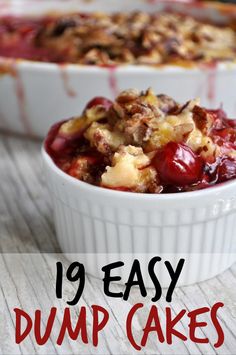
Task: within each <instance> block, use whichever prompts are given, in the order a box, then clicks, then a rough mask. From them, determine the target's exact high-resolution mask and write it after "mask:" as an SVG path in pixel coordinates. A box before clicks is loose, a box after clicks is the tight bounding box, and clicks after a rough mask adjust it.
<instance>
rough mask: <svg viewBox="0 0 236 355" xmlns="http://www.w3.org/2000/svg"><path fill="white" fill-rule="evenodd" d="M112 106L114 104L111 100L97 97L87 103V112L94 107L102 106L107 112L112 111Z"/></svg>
mask: <svg viewBox="0 0 236 355" xmlns="http://www.w3.org/2000/svg"><path fill="white" fill-rule="evenodd" d="M112 104H113V102H112V101H111V100H109V99H107V98H106V97H102V96H97V97H95V98H94V99H92V100H90V101H89V102H88V103H87V105H86V107H85V110H87V109H90V108H92V107H94V106H102V107H104V109H105V110H106V111H108V110H109V109H110V107H111V106H112Z"/></svg>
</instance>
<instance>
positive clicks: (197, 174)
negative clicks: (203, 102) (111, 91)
mask: <svg viewBox="0 0 236 355" xmlns="http://www.w3.org/2000/svg"><path fill="white" fill-rule="evenodd" d="M46 148H47V151H48V153H49V154H50V155H51V156H52V157H53V159H54V161H55V162H56V164H57V165H58V166H59V167H60V168H61V169H62V170H64V171H65V172H66V173H68V174H69V175H71V176H74V177H76V178H77V179H79V180H82V181H85V182H88V183H91V184H94V185H98V186H102V187H106V188H110V189H116V190H124V191H133V192H143V193H164V192H180V191H192V190H196V189H201V188H205V187H208V186H211V185H213V184H215V183H218V182H222V181H226V180H229V179H232V178H235V177H236V121H235V120H230V119H228V118H227V116H226V114H225V113H224V112H223V111H222V110H221V109H219V110H208V109H205V108H203V107H201V106H200V102H199V100H198V99H194V100H190V101H188V102H187V103H185V104H180V103H178V102H176V101H175V100H174V99H172V98H170V97H168V96H167V95H155V94H154V92H153V91H152V90H151V89H148V90H146V91H143V92H139V91H138V90H134V89H130V90H126V91H123V92H122V93H120V94H119V96H118V97H117V98H116V100H115V101H114V102H112V101H110V100H108V99H106V98H103V97H97V98H94V99H93V100H91V101H90V102H89V103H88V104H87V106H86V107H85V109H84V111H83V114H82V116H81V117H76V118H72V119H69V120H68V121H66V122H63V123H61V124H59V125H56V126H54V127H52V129H51V131H50V132H49V134H48V137H47V140H46Z"/></svg>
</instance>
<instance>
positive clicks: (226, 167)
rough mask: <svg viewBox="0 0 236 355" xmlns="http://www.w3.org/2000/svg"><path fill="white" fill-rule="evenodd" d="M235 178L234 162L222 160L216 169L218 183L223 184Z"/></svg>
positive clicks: (232, 160) (235, 168)
mask: <svg viewBox="0 0 236 355" xmlns="http://www.w3.org/2000/svg"><path fill="white" fill-rule="evenodd" d="M234 178H236V160H235V159H233V158H224V159H222V161H221V163H220V164H219V167H218V182H224V181H227V180H231V179H234Z"/></svg>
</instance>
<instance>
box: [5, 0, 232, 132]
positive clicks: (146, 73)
mask: <svg viewBox="0 0 236 355" xmlns="http://www.w3.org/2000/svg"><path fill="white" fill-rule="evenodd" d="M170 8H171V9H177V10H179V11H182V12H184V13H190V14H194V15H196V16H199V17H204V18H211V19H215V20H216V21H219V22H227V21H228V20H229V19H230V18H232V17H236V7H234V6H233V5H221V6H218V5H217V6H214V5H210V4H205V5H203V4H201V5H199V4H197V3H193V4H190V5H189V4H184V3H176V2H173V3H171V2H169V1H168V2H159V1H157V2H155V1H144V0H135V1H134V0H119V1H117V0H93V1H82V0H78V1H65V2H64V1H62V2H61V1H58V2H54V1H41V2H39V1H36V2H31V1H25V2H23V1H22V2H18V1H16V2H11V3H7V2H6V3H1V14H2V15H5V14H13V15H14V14H17V15H24V14H35V15H38V14H44V13H47V12H49V11H53V10H56V11H60V12H61V11H64V12H65V11H76V10H79V11H94V10H101V11H108V12H111V11H119V10H121V11H122V10H123V11H132V10H135V9H142V10H145V11H159V10H163V9H170ZM223 9H224V10H223ZM229 9H230V11H229ZM0 67H1V69H2V68H3V69H4V71H5V74H1V75H0V128H2V129H5V130H10V131H15V132H19V133H27V134H31V135H35V136H44V135H45V134H46V132H47V130H48V128H49V127H50V126H51V125H52V124H53V123H54V122H55V121H56V120H60V119H63V118H67V117H69V116H72V115H75V114H77V113H81V111H82V109H83V104H84V102H87V101H88V100H89V99H90V98H91V97H93V96H97V95H101V93H102V94H103V95H104V96H107V97H108V98H114V96H115V95H116V93H117V92H119V91H120V90H122V89H125V88H129V87H136V88H139V89H143V88H146V87H150V86H151V87H153V89H154V91H155V92H157V93H163V92H164V93H166V94H169V95H170V96H172V97H174V98H175V99H176V100H177V101H180V102H185V101H186V100H187V99H188V98H189V97H200V98H201V103H202V105H204V106H206V107H211V108H217V107H219V106H220V105H221V103H222V102H223V103H224V108H225V110H226V111H227V113H228V115H229V116H230V117H236V95H235V92H236V64H231V65H229V64H223V63H221V64H220V65H218V67H217V68H212V69H211V68H197V67H196V68H183V67H177V66H163V67H159V68H153V67H150V66H149V67H148V66H119V67H117V68H116V69H114V68H113V69H109V68H100V67H91V66H79V65H66V66H59V65H56V64H50V63H39V62H27V61H24V60H20V61H14V60H7V59H4V58H2V59H1V60H0ZM1 72H2V70H1Z"/></svg>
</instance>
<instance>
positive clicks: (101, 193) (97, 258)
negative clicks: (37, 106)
mask: <svg viewBox="0 0 236 355" xmlns="http://www.w3.org/2000/svg"><path fill="white" fill-rule="evenodd" d="M42 155H43V160H44V167H45V174H46V178H47V182H48V187H49V190H50V193H51V196H52V201H53V208H54V216H55V226H56V232H57V238H58V241H59V244H60V247H61V250H62V251H63V252H64V253H66V254H67V256H68V258H69V259H70V260H75V259H76V258H77V259H78V258H79V259H80V260H83V261H84V262H85V263H86V270H87V272H88V273H90V274H92V275H94V276H97V277H102V276H103V275H102V272H101V267H102V266H104V265H106V264H108V263H111V262H115V261H117V260H121V261H125V266H124V268H122V269H121V270H120V271H119V273H120V276H121V277H122V280H121V282H126V281H127V275H128V273H129V270H130V266H131V264H132V262H133V260H134V259H135V258H137V259H138V260H139V261H140V264H141V268H142V270H144V279H145V282H146V285H147V286H149V287H152V286H153V285H152V283H151V281H150V279H149V277H148V275H147V264H148V261H149V260H150V258H151V257H152V256H154V255H157V256H161V257H162V259H163V261H165V260H169V261H170V262H171V263H172V265H173V267H174V268H175V267H176V265H177V262H178V260H179V259H180V258H185V266H184V268H183V272H182V274H181V278H180V280H179V283H178V284H179V285H186V284H190V283H195V282H199V281H202V280H205V279H208V278H210V277H213V276H214V275H216V274H218V273H220V272H222V271H223V270H225V269H226V268H227V267H229V266H230V265H231V264H232V263H233V262H234V261H236V233H235V227H236V181H235V180H234V181H230V182H226V183H224V184H221V185H218V186H216V187H212V188H208V189H205V190H201V191H194V192H187V193H179V194H176V193H175V194H165V195H164V194H163V195H152V194H138V193H129V192H119V191H113V190H108V189H104V188H100V187H96V186H92V185H89V184H87V183H84V182H81V181H78V180H76V179H75V178H73V177H71V176H69V175H67V174H65V173H64V172H63V171H61V170H60V169H59V168H58V167H57V166H56V165H55V164H54V162H53V161H52V159H51V157H50V156H49V155H48V154H47V152H46V151H45V149H44V148H42ZM74 253H75V254H76V255H74ZM158 264H160V265H157V268H156V272H157V274H158V278H159V280H160V281H161V285H162V286H163V287H166V286H168V285H169V283H170V278H169V276H168V274H167V272H166V268H165V265H164V263H163V262H162V263H158Z"/></svg>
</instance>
